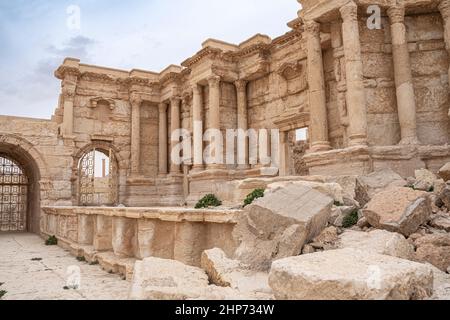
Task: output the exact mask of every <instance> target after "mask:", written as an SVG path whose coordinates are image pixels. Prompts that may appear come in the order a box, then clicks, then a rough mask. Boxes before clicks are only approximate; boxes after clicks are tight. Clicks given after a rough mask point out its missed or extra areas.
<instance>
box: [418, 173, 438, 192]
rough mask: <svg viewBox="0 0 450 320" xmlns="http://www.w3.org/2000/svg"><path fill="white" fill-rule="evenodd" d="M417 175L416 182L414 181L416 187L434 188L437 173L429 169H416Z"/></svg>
mask: <svg viewBox="0 0 450 320" xmlns="http://www.w3.org/2000/svg"><path fill="white" fill-rule="evenodd" d="M415 176H416V182H415V183H414V189H416V190H421V191H430V190H432V189H433V187H434V182H435V181H436V180H437V177H436V175H435V174H434V173H433V172H431V171H429V170H427V169H420V170H416V171H415Z"/></svg>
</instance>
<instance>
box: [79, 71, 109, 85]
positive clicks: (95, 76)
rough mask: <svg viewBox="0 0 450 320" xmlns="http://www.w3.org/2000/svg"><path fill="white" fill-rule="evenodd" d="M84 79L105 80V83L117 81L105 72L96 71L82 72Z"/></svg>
mask: <svg viewBox="0 0 450 320" xmlns="http://www.w3.org/2000/svg"><path fill="white" fill-rule="evenodd" d="M81 79H82V80H87V81H99V82H105V83H111V84H112V83H115V81H116V79H114V78H112V77H110V76H108V75H107V74H104V73H96V72H83V73H82V74H81Z"/></svg>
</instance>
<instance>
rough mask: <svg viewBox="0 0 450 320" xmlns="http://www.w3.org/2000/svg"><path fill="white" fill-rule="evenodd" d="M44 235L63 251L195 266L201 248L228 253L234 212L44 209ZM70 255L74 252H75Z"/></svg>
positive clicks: (79, 208) (177, 209) (234, 246)
mask: <svg viewBox="0 0 450 320" xmlns="http://www.w3.org/2000/svg"><path fill="white" fill-rule="evenodd" d="M43 211H44V213H45V214H44V217H43V219H44V221H43V226H44V227H43V230H42V233H43V234H44V235H48V236H52V235H55V236H56V237H57V238H58V240H59V243H60V244H63V245H64V246H65V247H66V248H67V247H69V249H74V248H83V249H84V252H86V251H89V252H91V253H90V255H92V252H94V253H101V252H112V253H114V255H115V256H116V257H118V258H123V259H127V258H136V259H144V258H147V257H157V258H164V259H173V260H177V261H180V262H182V263H185V264H187V265H191V266H200V258H201V254H202V252H203V251H204V250H208V249H212V248H221V249H222V250H224V251H225V252H226V253H227V254H229V255H231V254H232V253H233V252H234V250H235V248H236V245H235V243H234V241H233V237H232V232H233V229H234V226H235V224H236V222H237V217H238V215H239V214H240V211H239V210H195V209H187V208H108V207H98V208H93V207H45V208H43ZM75 254H76V253H75Z"/></svg>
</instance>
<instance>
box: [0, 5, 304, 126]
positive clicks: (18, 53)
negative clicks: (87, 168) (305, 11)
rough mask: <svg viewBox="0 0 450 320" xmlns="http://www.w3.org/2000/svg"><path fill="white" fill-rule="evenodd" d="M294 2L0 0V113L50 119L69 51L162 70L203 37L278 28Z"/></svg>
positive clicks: (228, 37) (227, 37)
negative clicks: (58, 72) (56, 75)
mask: <svg viewBox="0 0 450 320" xmlns="http://www.w3.org/2000/svg"><path fill="white" fill-rule="evenodd" d="M73 5H75V6H78V7H79V8H80V18H81V19H80V22H81V24H80V26H81V29H77V28H74V24H73V22H74V21H76V19H74V17H76V12H74V11H71V10H70V9H69V10H68V8H71V7H72V8H73ZM299 9H300V5H299V4H298V2H297V1H296V0H226V1H224V0H128V1H123V0H95V1H92V0H79V1H73V0H72V1H65V0H58V1H51V0H46V1H44V0H14V1H12V0H0V43H1V47H0V114H3V115H17V116H26V117H38V118H50V116H51V115H52V113H53V110H54V109H55V107H56V104H57V100H58V94H59V87H60V83H59V81H58V80H57V79H56V78H54V76H53V72H54V71H55V69H56V68H57V67H58V66H59V65H60V64H61V63H62V61H63V59H64V58H65V57H67V56H70V57H75V58H79V59H81V61H82V63H89V64H96V65H101V66H107V67H114V68H120V69H125V70H131V69H133V68H137V69H144V70H151V71H157V72H159V71H161V70H162V69H164V68H165V67H166V66H168V65H169V64H180V63H181V62H182V61H184V60H185V59H186V58H188V57H190V56H192V55H193V54H195V53H196V52H197V51H198V50H200V48H201V43H202V42H203V41H204V40H206V39H207V38H216V39H220V40H224V41H227V42H232V43H236V44H238V43H240V42H242V41H244V40H246V39H247V38H249V37H251V36H252V35H254V34H256V33H263V34H267V35H269V36H271V37H276V36H279V35H282V34H284V33H285V32H287V31H289V29H288V27H287V26H286V23H287V22H288V21H290V20H292V19H294V18H295V17H296V14H297V11H298V10H299ZM68 22H69V24H68Z"/></svg>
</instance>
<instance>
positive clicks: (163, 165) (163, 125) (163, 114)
mask: <svg viewBox="0 0 450 320" xmlns="http://www.w3.org/2000/svg"><path fill="white" fill-rule="evenodd" d="M167 147H168V144H167V104H166V103H160V104H159V174H160V175H166V174H167Z"/></svg>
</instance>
